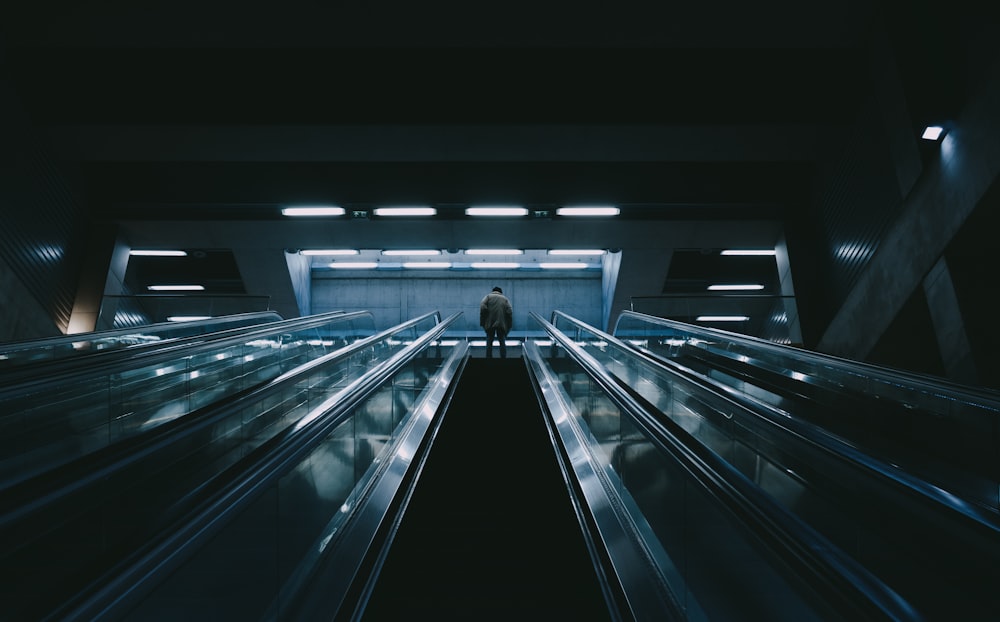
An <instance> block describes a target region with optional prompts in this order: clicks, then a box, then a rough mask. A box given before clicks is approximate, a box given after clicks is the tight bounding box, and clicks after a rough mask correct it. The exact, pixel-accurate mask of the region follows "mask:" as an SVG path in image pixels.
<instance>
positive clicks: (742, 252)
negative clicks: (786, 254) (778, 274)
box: [719, 248, 778, 256]
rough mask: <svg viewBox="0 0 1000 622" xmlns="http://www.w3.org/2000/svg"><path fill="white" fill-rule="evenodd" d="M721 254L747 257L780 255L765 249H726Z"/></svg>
mask: <svg viewBox="0 0 1000 622" xmlns="http://www.w3.org/2000/svg"><path fill="white" fill-rule="evenodd" d="M719 254H720V255H746V256H754V255H772V256H773V255H777V254H778V253H777V251H775V250H774V249H763V248H762V249H751V248H746V249H738V248H730V249H726V250H724V251H722V252H721V253H719Z"/></svg>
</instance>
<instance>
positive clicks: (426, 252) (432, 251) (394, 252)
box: [382, 248, 441, 257]
mask: <svg viewBox="0 0 1000 622" xmlns="http://www.w3.org/2000/svg"><path fill="white" fill-rule="evenodd" d="M382 254H383V255H386V256H389V257H393V256H396V257H399V256H405V255H440V254H441V251H439V250H437V249H432V248H427V249H420V250H416V249H414V250H387V251H382Z"/></svg>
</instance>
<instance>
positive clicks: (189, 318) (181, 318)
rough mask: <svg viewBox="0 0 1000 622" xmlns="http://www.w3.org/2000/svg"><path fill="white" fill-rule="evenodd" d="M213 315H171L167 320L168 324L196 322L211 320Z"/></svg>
mask: <svg viewBox="0 0 1000 622" xmlns="http://www.w3.org/2000/svg"><path fill="white" fill-rule="evenodd" d="M210 319H212V316H211V315H171V316H170V317H168V318H167V321H168V322H196V321H198V320H210Z"/></svg>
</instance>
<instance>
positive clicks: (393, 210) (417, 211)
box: [375, 207, 437, 216]
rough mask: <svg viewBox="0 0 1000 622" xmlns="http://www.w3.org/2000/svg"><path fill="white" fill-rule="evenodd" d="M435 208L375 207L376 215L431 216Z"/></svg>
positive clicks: (434, 212)
mask: <svg viewBox="0 0 1000 622" xmlns="http://www.w3.org/2000/svg"><path fill="white" fill-rule="evenodd" d="M435 214H437V210H436V209H434V208H433V207H376V208H375V215H376V216H433V215H435Z"/></svg>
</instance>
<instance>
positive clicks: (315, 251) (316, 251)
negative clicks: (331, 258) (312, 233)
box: [299, 248, 358, 255]
mask: <svg viewBox="0 0 1000 622" xmlns="http://www.w3.org/2000/svg"><path fill="white" fill-rule="evenodd" d="M299 254H300V255H357V254H358V251H357V249H354V248H309V249H305V250H301V251H299Z"/></svg>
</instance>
